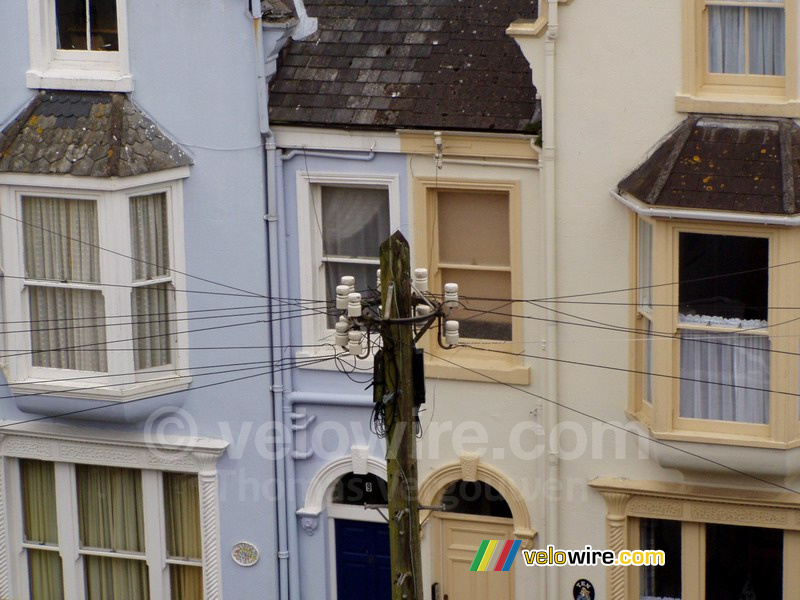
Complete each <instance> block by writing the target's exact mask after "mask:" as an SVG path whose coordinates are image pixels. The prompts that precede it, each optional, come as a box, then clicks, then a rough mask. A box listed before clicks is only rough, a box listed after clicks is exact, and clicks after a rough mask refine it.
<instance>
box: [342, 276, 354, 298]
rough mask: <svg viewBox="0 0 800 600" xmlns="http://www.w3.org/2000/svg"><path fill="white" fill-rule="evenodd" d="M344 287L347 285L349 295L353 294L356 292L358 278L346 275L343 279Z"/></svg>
mask: <svg viewBox="0 0 800 600" xmlns="http://www.w3.org/2000/svg"><path fill="white" fill-rule="evenodd" d="M342 285H346V286H347V288H348V293H349V294H352V293H353V292H355V291H356V278H355V277H353V276H352V275H345V276H344V277H342Z"/></svg>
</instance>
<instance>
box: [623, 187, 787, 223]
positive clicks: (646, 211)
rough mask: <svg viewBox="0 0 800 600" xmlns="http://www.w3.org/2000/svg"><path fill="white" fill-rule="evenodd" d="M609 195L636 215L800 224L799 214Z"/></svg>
mask: <svg viewBox="0 0 800 600" xmlns="http://www.w3.org/2000/svg"><path fill="white" fill-rule="evenodd" d="M611 197H612V198H614V199H615V200H617V201H618V202H620V203H621V204H622V205H624V206H626V207H628V208H629V209H630V210H632V211H633V212H635V213H636V214H637V215H641V216H643V217H654V218H661V219H691V220H697V221H725V222H726V223H748V224H752V225H783V226H784V227H798V226H800V215H785V216H783V215H760V214H756V213H737V212H732V211H724V210H689V209H685V208H663V207H660V206H650V205H649V204H643V203H641V202H637V201H636V200H632V199H630V198H626V197H625V196H622V195H621V194H619V193H617V192H615V191H614V190H611Z"/></svg>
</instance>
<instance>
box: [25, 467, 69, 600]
mask: <svg viewBox="0 0 800 600" xmlns="http://www.w3.org/2000/svg"><path fill="white" fill-rule="evenodd" d="M20 479H21V481H22V518H23V526H24V532H25V541H26V542H31V543H38V544H42V546H44V545H45V544H48V545H50V544H52V545H54V546H55V545H57V544H58V526H57V521H56V483H55V471H54V467H53V463H51V462H42V461H37V460H21V461H20ZM25 552H26V553H27V555H28V582H29V591H30V598H31V600H58V599H61V598H63V597H64V584H63V581H62V572H61V557H60V556H59V553H58V550H57V548H56V549H53V550H32V549H27V550H26V551H25Z"/></svg>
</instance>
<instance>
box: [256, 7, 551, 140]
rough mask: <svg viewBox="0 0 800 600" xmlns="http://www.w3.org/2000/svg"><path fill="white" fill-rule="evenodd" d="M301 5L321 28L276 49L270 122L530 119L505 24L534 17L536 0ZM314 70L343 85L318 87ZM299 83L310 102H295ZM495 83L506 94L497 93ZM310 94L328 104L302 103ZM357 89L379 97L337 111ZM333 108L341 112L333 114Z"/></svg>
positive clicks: (520, 59)
mask: <svg viewBox="0 0 800 600" xmlns="http://www.w3.org/2000/svg"><path fill="white" fill-rule="evenodd" d="M305 4H306V8H307V10H308V14H309V15H310V16H311V17H315V18H316V19H317V20H318V23H319V31H318V33H317V34H316V35H314V36H313V37H311V38H308V39H306V40H303V41H292V42H291V43H290V44H288V45H287V47H286V48H284V50H283V53H282V56H281V67H280V68H279V70H278V73H277V75H276V77H275V79H274V80H273V82H272V83H271V99H270V116H271V118H272V120H273V121H274V122H283V123H293V124H310V125H332V126H344V127H359V128H376V127H377V128H381V127H392V128H396V127H400V128H417V127H419V128H425V127H431V128H436V127H443V128H446V129H460V130H466V131H509V132H520V131H523V130H524V129H525V127H526V125H528V124H529V123H530V121H531V119H532V117H533V115H534V100H535V96H536V90H535V89H534V87H533V82H532V76H531V71H530V65H529V64H528V62H527V60H526V59H525V58H524V56H523V55H522V52H521V50H520V48H519V47H518V46H517V44H516V42H515V41H514V40H513V39H512V38H511V37H509V36H508V35H507V34H506V28H507V27H508V26H509V25H510V24H511V23H512V22H513V21H515V20H517V19H519V18H527V19H531V18H535V17H536V5H537V3H536V2H533V1H532V0H435V1H434V0H424V1H423V0H379V1H378V0H375V1H373V0H369V1H365V0H306V2H305ZM325 58H327V59H328V60H324V59H325ZM322 65H325V66H324V67H321V66H322ZM318 66H319V67H318ZM320 67H321V68H320ZM321 69H324V72H323V75H324V77H321V76H320V70H321ZM321 79H324V80H325V81H324V82H327V83H334V82H335V83H344V84H345V85H343V86H342V87H341V88H337V89H335V90H333V89H331V88H326V89H325V91H322V88H321V86H322V85H323V83H324V82H323V81H321ZM309 84H311V85H312V86H313V88H312V89H311V90H309V89H308V85H309ZM351 84H352V85H351ZM379 86H383V87H379ZM300 90H302V93H304V94H306V99H307V100H308V101H309V103H308V104H306V101H305V100H301V101H300V102H297V101H296V99H297V94H298V93H300ZM498 90H502V92H503V94H504V97H502V98H500V97H498ZM315 94H324V95H325V104H324V106H325V107H326V108H327V109H328V110H327V111H324V112H320V111H318V110H316V109H317V106H315V105H313V104H311V103H310V97H312V96H313V95H315ZM363 97H368V98H372V99H374V98H380V99H381V100H380V101H374V102H372V103H371V104H368V105H367V106H369V109H368V111H364V110H360V111H358V112H357V114H356V115H355V118H352V119H350V115H349V114H348V113H346V112H338V113H337V112H336V111H337V109H347V108H351V109H352V108H356V107H360V106H362V105H363V101H361V100H360V98H363ZM428 99H431V100H435V102H436V110H434V111H431V110H428V109H427V108H426V102H425V100H428ZM337 115H340V116H341V118H342V119H347V120H346V121H345V120H342V121H339V120H337ZM445 117H446V119H445Z"/></svg>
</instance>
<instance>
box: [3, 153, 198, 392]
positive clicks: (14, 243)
mask: <svg viewBox="0 0 800 600" xmlns="http://www.w3.org/2000/svg"><path fill="white" fill-rule="evenodd" d="M188 175H189V169H188V167H181V168H178V169H170V170H166V171H161V172H159V173H156V174H149V175H142V176H136V177H130V178H124V179H118V178H112V179H96V180H95V179H90V178H63V177H57V178H53V177H50V176H17V175H7V176H4V177H3V178H2V179H0V212H2V215H3V218H2V220H0V232H2V257H3V272H4V275H5V276H6V278H5V281H4V282H3V292H4V297H3V299H4V313H5V318H6V319H8V320H9V321H11V322H14V323H26V322H29V321H30V315H29V313H30V309H29V305H28V301H27V292H26V279H25V278H24V276H25V257H24V252H23V241H24V227H23V223H22V201H23V200H22V199H23V198H24V197H26V196H39V197H50V198H65V199H78V200H89V201H93V202H95V203H96V212H97V227H98V233H99V237H98V240H99V244H98V245H99V247H100V251H99V259H100V267H99V271H100V277H101V281H100V283H99V284H98V285H96V286H92V287H93V288H96V289H99V290H100V291H102V293H103V297H104V305H105V319H106V345H107V347H109V348H112V349H114V348H117V349H118V348H122V349H123V350H124V351H111V352H108V353H107V354H108V356H107V363H108V369H107V371H106V372H105V373H100V372H94V371H76V370H70V369H56V368H48V367H40V366H34V365H33V361H32V357H31V353H30V349H31V344H32V342H31V336H30V332H29V328H28V327H22V326H14V327H11V326H7V327H6V328H5V332H4V340H3V341H4V347H5V348H7V349H13V350H14V352H7V353H4V355H3V359H2V362H3V363H5V364H4V367H5V369H4V370H5V374H6V377H7V379H8V381H9V383H10V387H11V389H12V391H14V392H15V393H18V394H20V395H21V396H20V397H24V396H25V395H28V394H31V393H45V394H53V395H57V396H67V397H75V398H90V399H100V400H110V401H125V400H132V399H136V398H143V397H147V396H150V395H155V394H160V393H164V392H170V391H178V390H181V389H186V388H187V387H188V386H189V384H190V383H191V377H190V376H189V373H188V356H187V352H186V350H185V349H186V348H187V344H188V339H187V338H188V333H187V323H186V320H185V319H180V318H176V319H174V321H173V323H174V326H173V328H172V331H171V333H170V345H171V348H172V351H171V362H170V363H169V364H168V365H164V366H161V367H154V368H152V369H141V370H139V371H136V370H135V368H134V350H133V333H132V329H131V328H132V318H131V315H132V314H133V311H132V302H131V291H132V289H134V288H135V287H137V286H138V285H139V283H136V282H134V277H133V273H132V266H131V262H132V259H131V254H132V249H131V233H130V226H129V223H130V208H129V206H130V199H131V198H132V197H136V196H142V195H147V194H156V193H160V194H164V195H165V197H166V205H167V220H168V225H167V232H168V237H169V240H168V245H169V261H170V262H169V264H170V272H169V276H168V277H165V278H159V279H157V280H151V281H149V282H147V283H148V284H149V283H160V282H161V281H162V280H163V281H164V282H165V283H167V282H168V283H169V284H171V286H172V288H173V293H172V297H173V300H172V304H171V309H170V310H171V312H173V313H174V314H176V315H181V314H185V311H186V307H187V299H186V292H185V290H186V276H185V264H186V257H185V245H184V232H183V221H184V219H183V181H182V180H183V179H184V178H186V177H188ZM3 184H5V185H3ZM84 287H86V286H84Z"/></svg>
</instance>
